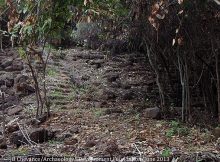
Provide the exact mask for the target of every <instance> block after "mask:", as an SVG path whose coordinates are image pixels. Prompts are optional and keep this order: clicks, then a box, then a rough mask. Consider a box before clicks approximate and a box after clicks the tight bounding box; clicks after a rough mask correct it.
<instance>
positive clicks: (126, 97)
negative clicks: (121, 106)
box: [122, 90, 135, 100]
mask: <svg viewBox="0 0 220 162" xmlns="http://www.w3.org/2000/svg"><path fill="white" fill-rule="evenodd" d="M134 96H135V94H134V92H133V91H129V90H128V91H126V92H124V93H123V94H122V100H132V99H133V98H134Z"/></svg>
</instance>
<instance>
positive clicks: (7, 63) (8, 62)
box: [1, 58, 13, 69]
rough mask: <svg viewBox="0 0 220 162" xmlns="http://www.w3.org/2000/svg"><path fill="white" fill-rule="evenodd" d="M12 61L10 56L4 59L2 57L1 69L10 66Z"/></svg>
mask: <svg viewBox="0 0 220 162" xmlns="http://www.w3.org/2000/svg"><path fill="white" fill-rule="evenodd" d="M12 63H13V59H12V58H6V59H4V60H2V61H1V67H2V68H3V69H5V68H7V67H9V66H11V65H12Z"/></svg>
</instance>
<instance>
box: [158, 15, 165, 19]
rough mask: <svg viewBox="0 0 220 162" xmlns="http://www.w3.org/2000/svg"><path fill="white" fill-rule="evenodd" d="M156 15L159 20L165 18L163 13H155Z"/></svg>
mask: <svg viewBox="0 0 220 162" xmlns="http://www.w3.org/2000/svg"><path fill="white" fill-rule="evenodd" d="M156 17H157V18H158V19H160V20H162V19H164V18H165V14H163V15H160V14H156Z"/></svg>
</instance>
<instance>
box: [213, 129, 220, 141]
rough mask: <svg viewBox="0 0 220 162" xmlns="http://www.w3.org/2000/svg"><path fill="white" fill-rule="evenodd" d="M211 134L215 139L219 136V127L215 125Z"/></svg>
mask: <svg viewBox="0 0 220 162" xmlns="http://www.w3.org/2000/svg"><path fill="white" fill-rule="evenodd" d="M213 134H214V136H215V137H216V138H217V139H218V138H220V127H216V128H215V129H214V132H213Z"/></svg>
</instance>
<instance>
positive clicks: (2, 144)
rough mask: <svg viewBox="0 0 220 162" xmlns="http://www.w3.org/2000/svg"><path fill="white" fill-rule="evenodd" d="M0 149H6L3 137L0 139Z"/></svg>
mask: <svg viewBox="0 0 220 162" xmlns="http://www.w3.org/2000/svg"><path fill="white" fill-rule="evenodd" d="M0 149H7V144H6V141H5V140H4V138H3V137H0Z"/></svg>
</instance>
